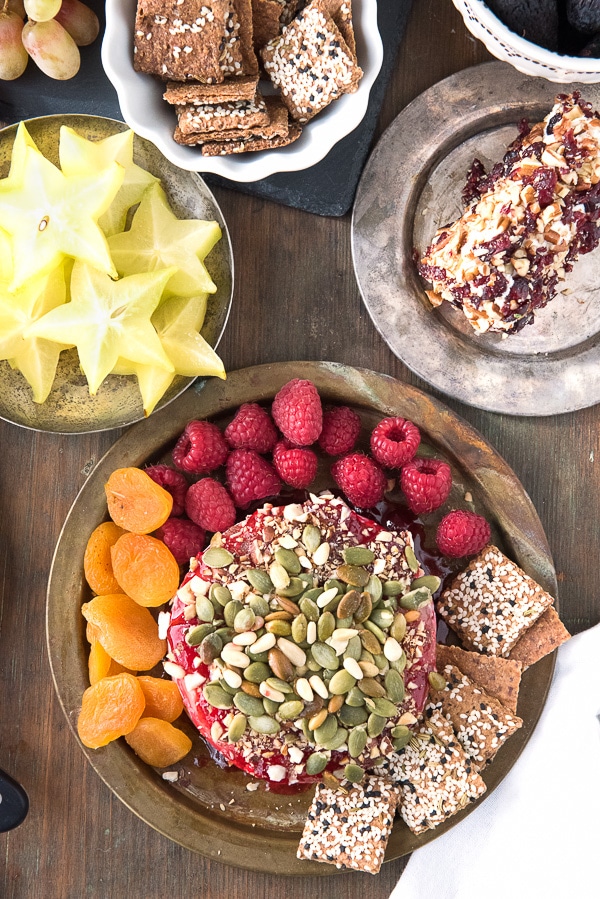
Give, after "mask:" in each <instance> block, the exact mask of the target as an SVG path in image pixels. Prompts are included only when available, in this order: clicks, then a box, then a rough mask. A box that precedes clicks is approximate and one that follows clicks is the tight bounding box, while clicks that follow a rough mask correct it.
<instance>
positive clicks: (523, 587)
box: [438, 544, 554, 656]
mask: <svg viewBox="0 0 600 899" xmlns="http://www.w3.org/2000/svg"><path fill="white" fill-rule="evenodd" d="M553 602H554V600H553V599H552V597H551V596H550V594H549V593H546V591H545V590H542V588H541V587H540V585H539V584H536V582H535V581H534V580H533V579H532V578H530V577H529V576H528V575H526V574H525V572H524V571H521V569H520V568H519V567H518V566H517V565H515V563H514V562H511V560H510V559H508V558H507V557H506V556H505V555H504V553H503V552H501V551H500V550H499V549H498V548H497V547H496V546H492V544H488V546H485V547H484V548H483V549H482V550H481V552H480V553H479V555H477V556H476V557H475V558H474V559H473V560H472V561H471V562H470V563H469V565H468V567H467V568H466V569H465V571H463V572H461V573H460V574H459V575H457V577H455V578H454V580H453V581H452V583H451V584H450V586H449V587H448V588H447V589H446V590H444V592H443V593H442V595H441V597H440V601H439V604H438V612H439V614H440V616H441V617H442V618H443V619H444V620H445V622H446V624H447V625H448V626H449V627H450V628H451V629H452V630H453V631H454V632H455V633H456V634H458V636H459V638H460V640H461V643H463V644H464V645H465V646H466V648H467V649H477V650H479V652H485V653H489V654H490V655H499V656H508V654H509V652H510V650H511V649H512V647H513V646H514V645H515V643H516V642H517V640H518V639H519V637H521V636H522V635H523V634H524V633H525V631H526V630H527V629H528V628H529V627H531V626H532V625H533V623H534V622H535V621H536V620H537V619H538V618H539V617H540V615H542V614H543V613H544V612H545V611H546V609H547V608H548V607H549V606H551V605H552V603H553Z"/></svg>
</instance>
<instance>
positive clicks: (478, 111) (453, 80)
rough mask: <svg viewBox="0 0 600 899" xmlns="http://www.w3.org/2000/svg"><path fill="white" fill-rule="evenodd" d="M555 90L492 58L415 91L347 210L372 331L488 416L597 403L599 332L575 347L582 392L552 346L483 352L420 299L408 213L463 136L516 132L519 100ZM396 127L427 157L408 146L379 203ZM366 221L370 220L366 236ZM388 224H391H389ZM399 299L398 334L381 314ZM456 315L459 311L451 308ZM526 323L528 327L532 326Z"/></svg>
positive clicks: (548, 99) (396, 141)
mask: <svg viewBox="0 0 600 899" xmlns="http://www.w3.org/2000/svg"><path fill="white" fill-rule="evenodd" d="M570 88H571V89H576V88H577V85H568V84H564V85H563V90H568V89H570ZM586 88H587V89H588V90H590V91H594V93H595V95H597V94H598V91H599V90H600V87H599V86H598V85H595V84H591V85H586ZM557 91H558V88H557V86H556V84H554V83H552V82H549V81H544V80H542V79H532V78H531V77H529V76H527V75H524V74H523V73H521V72H519V71H517V70H516V69H514V68H513V67H512V66H510V65H509V64H508V63H505V62H499V61H496V60H494V61H491V62H484V63H480V64H478V65H476V66H471V67H469V68H466V69H462V70H461V71H459V72H455V73H454V74H452V75H450V76H448V77H447V78H444V79H443V80H441V81H439V82H437V83H436V84H434V85H432V86H431V87H429V88H427V89H426V90H425V91H423V92H422V93H421V94H419V95H418V96H417V97H415V99H414V100H412V101H411V102H410V103H409V104H408V105H407V106H406V107H405V108H404V109H403V110H401V112H400V113H398V115H397V116H396V117H395V119H394V120H393V121H392V122H391V124H390V125H389V126H388V128H387V129H386V131H385V132H384V133H383V135H382V136H381V138H380V139H379V141H378V142H377V144H376V146H375V148H374V149H373V151H372V153H371V155H370V157H369V159H368V161H367V164H366V166H365V169H364V171H363V173H362V175H361V179H360V181H359V185H358V189H357V193H356V198H355V201H354V204H353V208H352V216H351V253H352V262H353V268H354V274H355V277H356V280H357V283H358V287H359V291H360V294H361V298H362V301H363V303H364V305H365V307H366V309H367V311H368V313H369V316H370V318H371V320H372V322H373V324H374V326H375V328H376V329H377V331H378V333H379V334H380V335H381V337H382V338H383V340H384V341H385V343H386V344H387V346H388V347H389V348H390V350H391V351H392V352H393V353H394V355H395V356H396V357H397V358H398V359H400V360H401V361H402V362H403V363H404V364H405V365H406V366H407V367H408V368H409V369H410V370H411V371H412V372H414V374H416V375H417V376H418V377H419V378H421V379H422V380H423V381H425V382H426V383H427V384H428V385H430V386H431V387H433V388H435V389H436V390H439V391H440V392H441V393H443V394H445V395H446V396H450V397H452V398H454V399H458V400H460V401H461V402H464V403H466V404H468V405H471V406H474V407H476V408H480V409H484V410H486V411H489V412H498V413H501V414H507V415H515V416H548V415H556V414H562V413H566V412H574V411H577V410H578V409H583V408H588V407H589V406H592V405H594V404H595V403H597V402H599V401H600V374H599V375H598V376H596V377H595V378H594V381H593V382H592V377H593V373H594V372H595V371H596V369H597V368H598V365H597V359H598V356H600V335H598V334H596V335H594V337H593V338H590V339H588V340H587V341H586V343H585V344H582V349H581V351H580V352H579V354H578V355H577V356H576V357H575V358H577V361H578V362H579V364H580V366H581V368H582V369H583V371H584V375H585V377H584V378H583V379H582V381H583V380H585V383H586V389H585V390H584V389H583V388H582V386H581V382H578V381H577V379H574V378H572V377H570V374H571V370H572V369H571V368H570V367H568V366H567V364H566V362H564V358H568V359H572V358H573V355H571V356H568V357H564V353H562V354H561V352H560V351H556V352H553V353H550V354H543V353H539V354H535V353H530V354H522V355H520V356H519V355H512V354H510V355H503V354H502V353H500V352H497V351H496V350H495V349H494V348H491V349H490V350H488V351H487V352H486V349H485V346H484V345H483V344H480V345H479V346H478V345H477V342H476V340H475V338H474V337H473V335H471V334H470V333H469V337H470V338H471V339H470V340H467V339H465V337H464V335H463V334H461V333H460V332H459V331H454V330H452V329H451V328H450V327H449V326H448V325H447V324H446V323H445V321H444V319H443V317H442V315H441V313H440V311H439V310H438V309H433V307H431V306H430V304H429V303H428V301H427V300H426V298H425V287H424V286H423V285H424V282H423V281H422V280H421V278H420V277H419V275H418V273H417V271H416V266H415V264H414V261H413V258H412V256H413V229H414V222H415V214H416V211H417V208H418V204H419V200H420V198H421V195H422V192H423V189H424V188H425V186H426V184H427V181H428V177H429V175H430V174H431V172H432V171H433V170H434V169H435V168H436V167H437V165H438V164H439V162H440V161H441V160H442V159H443V157H444V156H446V155H448V154H449V153H451V152H452V151H453V150H455V149H456V148H457V147H458V146H460V144H461V143H462V142H463V141H466V140H467V139H470V138H472V137H474V136H475V135H477V134H479V133H483V131H484V130H489V129H490V128H491V127H500V126H505V125H509V124H511V125H514V126H515V128H516V126H517V123H518V120H519V119H520V118H522V117H523V113H524V111H525V104H526V103H529V105H541V106H546V107H547V106H548V104H549V105H551V104H552V103H553V98H554V96H555V94H556V93H557ZM459 96H460V101H459V100H458V97H459ZM523 98H525V99H523ZM598 102H599V103H600V100H599V101H598ZM482 103H486V104H487V106H486V107H485V111H482V108H481V104H482ZM488 110H489V114H490V118H489V119H488V120H487V123H486V124H485V125H483V122H484V121H486V120H485V119H484V112H487V111H488ZM404 133H408V134H410V135H411V140H416V141H417V142H418V141H421V140H429V141H430V143H429V144H428V145H427V146H426V149H425V152H426V153H427V154H428V155H427V156H426V158H425V159H424V160H423V159H422V157H421V156H420V155H419V154H418V153H417V154H415V153H414V148H413V154H412V157H413V158H412V159H411V161H409V163H408V164H406V165H404V167H403V168H402V179H401V181H400V179H399V184H400V186H399V188H398V194H397V195H395V196H396V197H397V201H396V202H395V203H394V204H392V203H390V204H389V206H387V205H386V204H387V203H388V202H389V196H390V191H391V190H392V191H393V190H394V187H393V186H391V184H390V179H389V178H388V179H387V180H386V179H385V178H384V177H383V172H384V171H385V170H386V168H387V170H388V171H389V170H390V164H391V163H392V162H393V160H394V158H395V156H396V157H397V155H398V149H400V151H402V149H403V146H402V141H403V134H404ZM400 165H402V162H400ZM378 166H379V167H380V169H381V172H379V171H378V168H377V167H378ZM384 182H385V183H384ZM392 206H393V212H392ZM386 215H387V227H388V230H389V231H390V234H389V235H388V234H386V233H385V224H384V226H383V227H381V223H382V221H384V220H385V217H386ZM371 220H372V221H373V223H374V224H373V227H372V229H371V233H369V222H370V221H371ZM396 223H399V224H397V226H396ZM392 225H394V226H396V227H392ZM378 228H379V230H377V231H376V229H378ZM374 231H376V236H375V237H374V236H373V232H374ZM421 249H424V248H421ZM397 305H399V306H400V308H401V311H402V314H403V324H404V323H405V321H406V320H408V321H409V326H408V327H407V329H406V333H404V332H401V331H400V330H399V329H398V328H397V327H396V326H395V325H394V326H393V327H390V320H389V319H390V317H391V316H392V315H394V314H395V309H396V306H397ZM443 305H444V307H447V306H448V304H446V303H444V304H443ZM451 313H454V310H451ZM456 315H457V316H460V315H461V313H460V312H459V311H458V310H456ZM528 327H530V328H531V327H535V323H534V324H533V325H529V326H528ZM408 335H410V337H409V336H408ZM415 335H416V339H415ZM423 336H424V337H425V339H426V340H428V341H429V342H430V344H431V345H433V346H435V350H436V352H437V353H440V354H441V355H442V359H443V364H440V365H439V366H438V369H437V370H436V363H435V361H434V358H435V354H434V353H433V352H431V353H430V352H428V348H427V347H426V349H425V352H422V349H423ZM488 336H489V335H488ZM494 336H495V335H494ZM483 339H484V340H485V339H486V337H485V336H484V338H483ZM563 357H564V358H563ZM482 360H485V363H486V375H487V378H486V379H484V378H483V377H478V375H479V374H480V373H479V371H478V369H477V365H478V364H481V361H482ZM457 362H458V364H459V365H462V366H464V372H465V373H466V375H465V377H464V378H463V379H462V380H460V381H459V379H458V378H453V377H448V373H449V372H452V371H453V369H454V368H455V367H456V364H457ZM563 362H564V364H563ZM557 366H559V367H560V369H559V370H557ZM561 366H562V367H561ZM598 371H599V372H600V368H598ZM515 372H516V373H517V376H518V378H519V379H520V381H519V384H518V385H517V386H516V388H515V389H516V391H517V395H516V396H515V395H512V394H511V395H510V396H509V395H505V394H504V393H502V392H501V391H499V390H497V385H498V383H499V382H500V381H501V379H502V380H503V381H504V382H505V383H506V380H507V378H508V379H509V380H510V382H512V383H515ZM473 375H475V376H474V377H472V376H473ZM470 376H471V377H470ZM536 378H537V380H536ZM538 382H539V384H542V383H543V384H545V385H547V384H548V383H553V387H554V389H553V390H552V391H549V390H547V392H546V396H545V405H544V407H543V408H540V403H539V395H538V394H537V393H536V391H535V390H534V389H533V387H534V386H537V384H538ZM592 383H593V388H594V389H593V391H592V390H591V385H592ZM519 391H520V392H519Z"/></svg>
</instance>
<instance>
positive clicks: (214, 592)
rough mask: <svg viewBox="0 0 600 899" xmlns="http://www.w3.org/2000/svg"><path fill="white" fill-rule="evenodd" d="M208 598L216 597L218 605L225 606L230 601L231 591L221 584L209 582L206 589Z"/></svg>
mask: <svg viewBox="0 0 600 899" xmlns="http://www.w3.org/2000/svg"><path fill="white" fill-rule="evenodd" d="M208 598H209V599H210V600H211V601H212V600H213V599H216V601H217V602H218V603H219V605H220V606H226V605H227V603H228V602H230V601H231V593H230V592H229V588H228V587H225V586H224V585H223V584H211V585H210V590H209V591H208Z"/></svg>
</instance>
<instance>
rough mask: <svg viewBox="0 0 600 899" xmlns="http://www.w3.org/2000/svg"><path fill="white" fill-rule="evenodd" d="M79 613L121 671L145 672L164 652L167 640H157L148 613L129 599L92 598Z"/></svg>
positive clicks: (117, 595) (122, 596) (118, 595)
mask: <svg viewBox="0 0 600 899" xmlns="http://www.w3.org/2000/svg"><path fill="white" fill-rule="evenodd" d="M81 611H82V613H83V616H84V618H85V619H86V621H88V622H90V623H91V624H92V625H94V626H95V627H96V628H97V630H98V640H99V641H100V643H101V644H102V646H103V647H104V649H105V650H106V652H107V653H108V654H109V656H110V657H111V658H112V659H115V661H117V662H119V664H121V665H124V666H125V668H130V669H131V670H133V671H149V670H150V668H154V666H155V665H156V664H157V662H159V661H160V660H161V659H162V657H163V656H164V654H165V652H166V651H167V641H166V640H160V639H159V637H158V626H157V624H156V621H155V620H154V618H153V617H152V615H151V613H150V612H149V611H148V609H144V608H143V607H142V606H140V605H139V604H138V603H137V602H134V600H133V599H131V597H130V596H125V594H123V593H110V594H108V595H107V596H95V597H94V598H93V599H92V600H90V602H86V603H84V604H83V606H82V607H81ZM138 686H139V684H138ZM141 689H142V688H141V687H140V690H141Z"/></svg>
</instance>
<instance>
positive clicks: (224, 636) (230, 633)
mask: <svg viewBox="0 0 600 899" xmlns="http://www.w3.org/2000/svg"><path fill="white" fill-rule="evenodd" d="M215 634H216V635H217V637H220V638H221V643H222V644H223V646H225V644H226V643H231V641H232V640H233V637H234V635H235V631H234V629H233V628H232V627H218V628H217V629H216V631H215Z"/></svg>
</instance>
